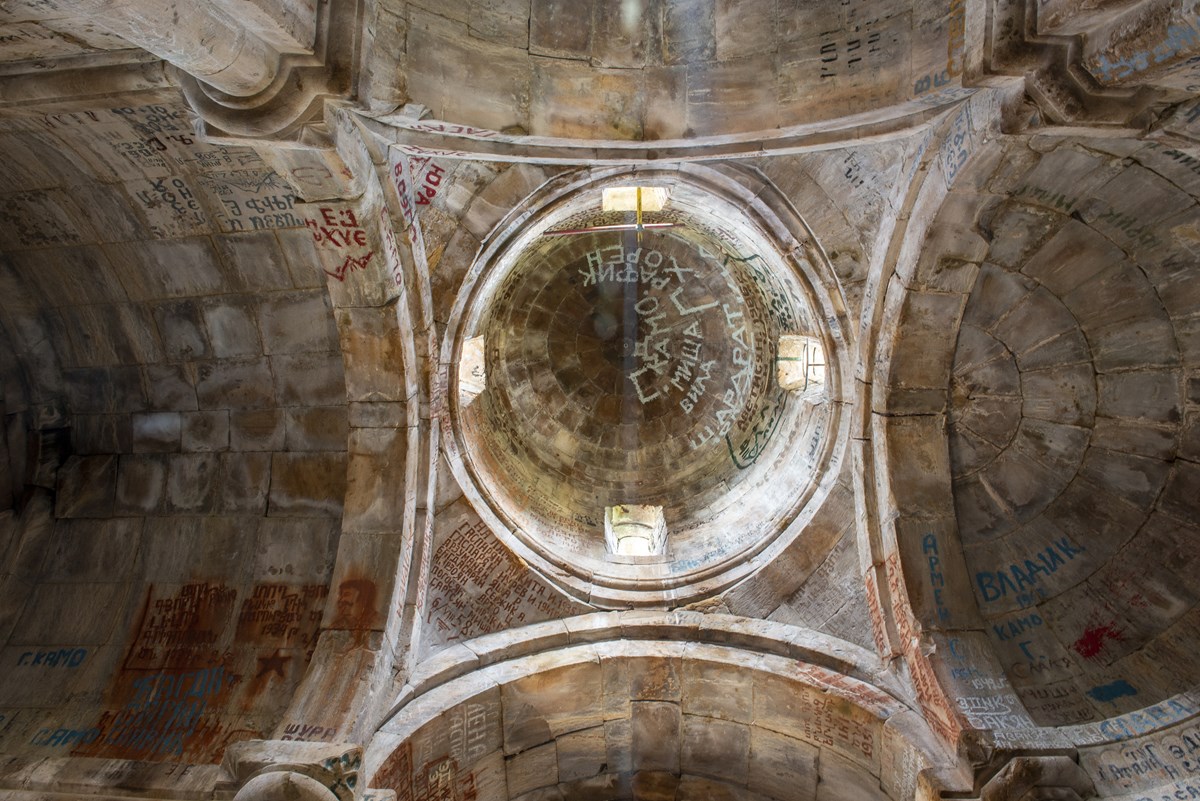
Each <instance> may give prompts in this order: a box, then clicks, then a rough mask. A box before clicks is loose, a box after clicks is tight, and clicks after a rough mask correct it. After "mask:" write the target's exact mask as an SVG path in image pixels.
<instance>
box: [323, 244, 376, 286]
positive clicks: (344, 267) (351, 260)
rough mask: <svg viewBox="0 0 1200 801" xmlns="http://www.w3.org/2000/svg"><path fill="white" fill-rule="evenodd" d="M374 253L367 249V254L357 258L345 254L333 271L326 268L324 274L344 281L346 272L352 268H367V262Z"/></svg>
mask: <svg viewBox="0 0 1200 801" xmlns="http://www.w3.org/2000/svg"><path fill="white" fill-rule="evenodd" d="M374 255H375V251H373V250H372V251H368V252H367V255H365V256H361V257H359V258H355V257H354V256H347V257H346V260H345V261H343V262H342V263H341V264H339V265H338V266H337V269H335V270H334V271H333V272H330V271H329V270H326V271H325V274H326V275H329V276H332V277H334V278H336V279H337V280H338V281H345V280H346V273H348V272H352V271H354V270H365V269H367V263H368V262H370V261H371V257H372V256H374Z"/></svg>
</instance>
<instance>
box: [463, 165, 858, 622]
mask: <svg viewBox="0 0 1200 801" xmlns="http://www.w3.org/2000/svg"><path fill="white" fill-rule="evenodd" d="M601 188H603V185H597V184H591V185H587V186H584V187H581V188H577V189H576V190H575V191H573V192H571V193H569V194H567V195H564V196H562V197H558V198H554V199H553V200H552V201H551V202H548V203H547V204H546V205H545V207H544V208H543V209H542V212H541V213H540V214H538V215H533V216H530V217H527V218H526V219H525V223H524V224H523V225H521V226H519V227H516V230H513V231H511V232H510V234H509V236H508V237H505V238H504V241H502V242H501V241H498V242H495V243H493V248H491V249H490V253H487V252H485V260H484V261H485V263H483V264H480V265H477V269H476V270H474V271H472V272H473V275H475V276H477V279H476V280H475V281H474V282H473V285H472V286H470V287H469V288H468V289H467V291H464V293H463V297H462V298H460V304H462V305H461V308H460V309H459V310H458V313H457V314H456V317H455V319H456V322H457V325H455V326H452V328H453V329H454V330H452V331H451V334H450V339H448V345H447V351H446V352H445V355H446V356H447V359H445V362H446V363H447V364H449V365H450V371H449V374H448V375H447V377H446V380H447V384H446V385H447V386H450V387H454V388H455V391H454V392H452V393H451V398H450V401H451V404H450V405H451V410H452V415H451V419H452V429H453V430H452V436H451V437H449V438H448V448H449V449H450V450H452V454H451V455H452V459H451V462H452V465H453V466H454V468H455V470H456V472H457V473H459V479H460V482H462V483H463V484H464V487H466V488H467V495H468V498H469V499H470V500H471V502H472V503H473V504H474V505H475V507H476V509H477V511H478V512H479V513H480V514H481V515H482V516H483V517H484V518H485V519H486V520H488V522H490V523H491V524H492V525H493V529H494V530H495V531H497V534H498V536H501V537H502V538H503V539H505V540H506V542H507V544H509V545H510V547H513V548H514V550H516V551H517V553H518V555H520V556H522V557H523V558H525V559H526V560H527V561H529V562H530V563H531V564H532V565H533V566H534V567H535V568H536V569H538V570H539V571H540V572H542V573H543V574H545V575H546V576H547V577H549V578H550V579H551V580H553V581H555V582H556V583H558V584H559V585H560V586H563V587H564V588H565V589H567V590H568V591H569V592H570V593H571V594H572V595H574V596H576V597H578V598H580V599H581V600H586V601H588V602H590V603H594V604H597V605H600V606H629V605H660V604H663V603H668V604H672V605H674V604H678V603H685V602H688V601H690V600H696V599H698V598H700V597H703V596H705V595H708V594H711V593H713V592H717V591H720V589H723V588H724V587H727V586H729V584H731V583H732V582H734V581H736V580H738V579H739V578H741V577H743V576H744V575H746V574H747V572H748V571H749V570H751V569H753V566H754V560H753V557H754V556H755V555H756V554H759V553H760V552H762V551H763V549H764V548H766V547H768V546H769V545H770V544H771V543H772V542H773V541H775V540H776V539H777V538H778V537H779V535H780V534H781V533H782V532H783V531H785V530H787V529H788V528H789V526H790V525H791V524H792V523H793V522H794V521H795V519H796V516H797V513H798V512H799V510H800V509H801V508H802V507H803V506H804V504H805V503H806V501H807V500H809V498H810V497H811V496H812V493H813V490H814V488H815V487H816V485H817V483H818V479H819V478H820V476H821V475H822V473H823V471H824V467H823V465H824V463H825V462H826V461H827V457H828V453H829V447H828V446H829V439H830V437H829V436H828V433H829V432H831V431H833V430H835V428H836V425H835V421H834V420H833V416H834V415H835V414H836V407H837V404H832V403H829V402H828V398H829V397H830V395H831V393H835V392H836V391H837V382H836V380H835V377H834V373H835V372H836V371H831V370H830V369H829V366H830V364H832V363H833V362H834V361H835V359H836V354H835V353H834V352H833V351H832V349H831V348H829V347H828V345H829V337H828V334H827V332H826V331H824V329H823V328H822V325H821V322H820V321H821V319H822V317H821V315H818V314H816V313H814V310H813V301H812V299H811V297H810V293H809V292H808V291H807V290H806V284H805V281H804V280H803V278H802V276H801V275H800V274H799V273H798V271H797V270H796V269H795V268H794V265H792V264H791V263H790V262H789V260H788V259H786V258H784V257H783V256H782V255H780V253H781V251H780V249H779V248H778V247H777V246H776V245H775V244H774V243H773V242H772V241H771V239H770V238H769V237H768V236H767V234H766V233H765V230H764V227H763V226H761V225H757V224H756V223H755V221H754V220H753V219H752V218H751V217H750V216H749V215H747V214H745V213H744V212H742V211H740V210H739V209H738V206H737V205H736V204H735V203H733V202H731V201H729V200H726V199H723V198H721V197H719V196H717V195H714V194H712V193H711V192H709V191H706V190H705V189H703V188H701V187H698V186H694V185H691V184H690V183H687V182H682V181H674V182H670V183H667V182H661V184H656V188H658V189H660V192H661V194H663V195H667V194H668V193H669V199H668V200H667V201H666V204H665V206H664V207H663V208H662V210H661V211H653V212H644V213H639V212H636V211H626V212H621V211H604V210H603V209H602V208H601V207H600V202H599V201H600V196H601V193H600V189H601ZM661 190H665V191H661ZM530 220H532V221H533V222H530ZM639 223H640V224H639ZM655 225H658V226H664V227H653V226H655ZM622 226H623V227H622ZM665 226H670V227H665ZM547 232H552V233H551V234H547ZM554 232H563V233H554ZM795 249H796V246H795V244H794V243H793V245H792V247H790V248H788V252H791V251H793V250H795Z"/></svg>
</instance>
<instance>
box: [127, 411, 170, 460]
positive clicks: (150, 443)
mask: <svg viewBox="0 0 1200 801" xmlns="http://www.w3.org/2000/svg"><path fill="white" fill-rule="evenodd" d="M132 426H133V450H134V452H135V453H171V452H177V451H178V450H179V447H180V443H181V441H182V439H181V433H180V432H181V428H182V422H181V420H180V416H179V413H178V412H152V413H148V414H135V415H133V419H132Z"/></svg>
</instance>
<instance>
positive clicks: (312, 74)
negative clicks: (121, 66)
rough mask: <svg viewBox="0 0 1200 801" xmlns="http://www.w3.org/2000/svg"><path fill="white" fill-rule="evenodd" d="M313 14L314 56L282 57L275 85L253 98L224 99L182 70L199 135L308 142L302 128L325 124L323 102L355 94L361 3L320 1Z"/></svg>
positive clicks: (228, 96)
mask: <svg viewBox="0 0 1200 801" xmlns="http://www.w3.org/2000/svg"><path fill="white" fill-rule="evenodd" d="M317 13H318V19H317V35H316V42H315V43H314V45H313V53H312V55H305V54H293V53H285V54H282V55H280V56H279V63H278V66H277V69H276V71H275V78H274V80H272V81H271V82H270V84H268V85H267V86H266V88H264V89H262V90H261V91H259V92H257V93H255V94H253V95H250V96H246V97H241V96H237V95H231V94H227V93H225V92H222V91H220V90H219V89H217V88H215V87H213V86H211V85H209V84H207V83H205V82H204V81H203V80H201V79H199V78H197V77H195V76H192V75H188V74H187V73H185V72H183V71H182V70H180V71H179V83H180V86H181V88H182V89H183V94H184V97H185V98H186V99H187V101H188V104H189V105H190V106H191V107H192V109H193V110H194V111H195V112H196V114H197V115H198V116H199V121H198V126H197V132H198V133H200V134H202V135H203V136H205V137H206V138H208V139H210V140H219V139H224V138H251V139H260V140H261V139H265V140H276V141H297V142H299V141H305V140H306V139H310V138H312V137H311V136H309V134H308V132H307V131H306V129H307V128H308V127H309V126H311V125H313V124H316V125H321V124H323V121H324V112H325V103H326V101H328V100H333V99H347V98H351V97H353V96H354V94H355V91H356V85H357V74H356V73H357V65H358V60H359V48H360V47H361V28H362V17H363V0H334V1H332V2H329V1H326V2H322V3H321V4H320V6H319V8H318V11H317ZM317 138H318V139H322V138H324V137H322V136H318V137H317Z"/></svg>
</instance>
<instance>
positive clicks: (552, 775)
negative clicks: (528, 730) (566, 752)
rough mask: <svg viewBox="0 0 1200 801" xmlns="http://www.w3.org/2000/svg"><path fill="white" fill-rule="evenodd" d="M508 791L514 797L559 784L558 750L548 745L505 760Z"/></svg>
mask: <svg viewBox="0 0 1200 801" xmlns="http://www.w3.org/2000/svg"><path fill="white" fill-rule="evenodd" d="M505 768H506V770H507V779H508V782H507V783H508V791H509V792H510V793H512V794H513V795H521V794H522V793H526V792H529V791H530V790H536V789H538V788H539V787H548V786H550V785H553V784H558V748H557V744H555V743H546V744H545V745H540V746H537V747H535V748H530V749H529V750H527V751H522V752H521V753H519V754H515V755H513V756H512V757H510V758H509V759H507V760H505Z"/></svg>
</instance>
